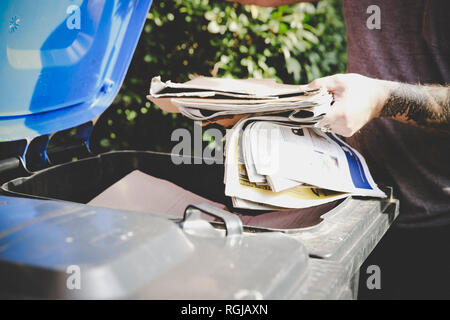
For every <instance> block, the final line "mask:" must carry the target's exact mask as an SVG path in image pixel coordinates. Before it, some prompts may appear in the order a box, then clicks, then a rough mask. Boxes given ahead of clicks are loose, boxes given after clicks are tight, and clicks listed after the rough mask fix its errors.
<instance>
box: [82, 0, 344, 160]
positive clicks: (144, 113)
mask: <svg viewBox="0 0 450 320" xmlns="http://www.w3.org/2000/svg"><path fill="white" fill-rule="evenodd" d="M345 66H346V43H345V25H344V20H343V16H342V8H341V1H339V0H325V1H321V2H318V3H315V4H312V3H300V4H297V5H292V6H282V7H278V8H262V7H256V6H242V5H239V4H236V3H230V2H226V1H225V0H223V1H222V0H221V1H212V0H154V3H153V5H152V9H151V11H150V12H149V14H148V19H147V22H146V25H145V27H144V31H143V33H142V36H141V39H140V41H139V44H138V47H137V49H136V53H135V55H134V58H133V62H132V65H131V67H130V69H129V71H128V74H127V78H126V80H125V82H124V85H123V86H122V89H121V91H120V92H119V94H118V96H117V98H116V100H115V102H114V103H113V105H112V106H111V107H110V108H109V109H108V110H107V111H106V112H105V113H104V114H103V115H102V117H101V118H100V119H99V121H98V123H97V125H96V127H95V130H94V134H93V137H92V141H91V144H92V146H93V148H94V150H95V151H96V152H103V151H107V150H118V149H139V150H155V151H165V152H168V151H170V150H171V148H172V146H173V145H174V144H175V143H176V142H171V141H170V136H171V133H172V131H173V130H175V129H177V128H181V127H183V128H187V129H188V130H192V128H193V123H192V121H190V120H188V119H185V118H183V117H182V116H180V115H174V114H166V113H164V112H162V111H161V110H159V109H158V108H157V107H156V106H155V105H153V104H151V103H150V102H148V101H147V100H146V98H145V97H146V95H147V93H148V89H149V84H150V80H151V78H152V77H153V76H155V75H161V76H162V78H163V80H169V79H170V80H173V81H180V82H184V81H187V80H189V78H190V77H192V76H193V75H196V74H200V75H207V76H218V77H237V78H247V77H250V78H263V77H264V78H266V77H271V78H276V79H278V80H279V81H281V82H284V83H307V82H309V81H311V80H313V79H315V78H318V77H321V76H325V75H330V74H333V73H338V72H344V71H345ZM205 140H207V139H205Z"/></svg>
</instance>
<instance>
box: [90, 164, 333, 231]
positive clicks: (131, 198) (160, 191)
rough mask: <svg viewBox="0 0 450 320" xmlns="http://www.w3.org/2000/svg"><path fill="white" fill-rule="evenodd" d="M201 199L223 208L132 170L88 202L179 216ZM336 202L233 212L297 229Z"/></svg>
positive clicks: (255, 222)
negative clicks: (291, 207) (311, 205)
mask: <svg viewBox="0 0 450 320" xmlns="http://www.w3.org/2000/svg"><path fill="white" fill-rule="evenodd" d="M205 202H206V203H209V204H211V205H213V206H216V207H217V208H220V209H225V210H227V209H226V206H225V205H223V204H220V203H217V202H214V201H211V200H209V199H206V198H204V197H201V196H199V195H197V194H195V193H192V192H190V191H188V190H186V189H183V188H181V187H179V186H177V185H176V184H174V183H172V182H169V181H167V180H163V179H159V178H155V177H153V176H150V175H147V174H145V173H143V172H141V171H139V170H135V171H133V172H131V173H130V174H128V175H127V176H125V177H124V178H122V179H121V180H119V181H118V182H116V183H114V184H113V185H112V186H110V187H109V188H107V189H106V190H105V191H103V192H102V193H101V194H99V195H98V196H96V197H95V198H94V199H92V200H91V201H90V202H89V203H88V204H89V205H93V206H98V207H106V208H112V209H118V210H130V211H137V212H144V213H156V214H162V215H168V216H170V217H175V218H182V217H183V214H184V211H185V209H186V207H187V206H188V205H190V204H194V205H195V204H201V203H205ZM336 205H337V202H332V203H327V204H325V205H322V206H316V207H312V208H305V209H295V210H281V211H272V212H263V213H260V212H258V213H257V214H251V215H247V214H242V213H236V214H237V215H239V217H240V218H241V220H242V222H243V224H244V225H245V226H248V227H259V228H270V229H301V228H308V227H312V226H315V225H317V224H319V223H320V222H321V221H322V219H321V216H322V215H323V214H325V213H326V212H328V211H329V210H331V209H332V208H334V207H335V206H336ZM203 218H204V219H207V220H209V221H213V220H214V218H212V217H211V216H207V215H203Z"/></svg>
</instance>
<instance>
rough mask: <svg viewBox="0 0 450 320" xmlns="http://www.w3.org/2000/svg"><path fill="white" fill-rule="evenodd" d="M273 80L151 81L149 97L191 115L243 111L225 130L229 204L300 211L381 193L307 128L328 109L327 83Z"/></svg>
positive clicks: (331, 140) (346, 152) (340, 146)
mask: <svg viewBox="0 0 450 320" xmlns="http://www.w3.org/2000/svg"><path fill="white" fill-rule="evenodd" d="M300 88H301V87H300V86H294V85H285V84H278V83H276V82H275V81H274V80H253V79H252V80H250V79H247V80H234V79H216V78H205V77H199V78H196V79H194V80H192V81H189V82H187V83H184V84H178V83H172V82H170V81H169V82H165V83H163V82H161V79H160V78H159V77H157V78H154V79H153V80H152V84H151V88H150V96H149V99H150V100H152V101H153V102H155V103H156V104H158V105H159V106H160V107H161V108H162V109H164V110H166V111H169V112H180V113H182V114H184V115H185V116H187V117H189V118H191V119H193V120H209V121H211V120H217V119H221V118H222V117H229V116H233V115H237V114H241V115H244V116H243V118H242V119H241V120H239V121H238V122H237V123H236V124H235V125H234V126H233V128H232V129H231V130H229V131H228V132H227V136H226V146H225V160H226V161H225V175H224V183H225V194H226V195H227V196H230V197H232V199H233V205H234V206H235V207H236V208H245V209H253V210H279V209H283V208H286V209H294V208H306V207H312V206H317V205H321V204H324V203H327V202H331V201H335V200H339V199H342V198H345V197H348V196H351V195H359V196H371V197H385V196H386V195H385V194H384V192H382V191H381V190H380V189H379V188H378V187H377V185H376V184H375V182H374V181H373V179H372V177H371V175H370V172H369V169H368V167H367V165H366V163H365V161H364V159H363V157H362V156H361V155H360V154H359V153H358V152H357V151H356V150H354V149H352V148H351V147H350V146H349V145H347V144H346V143H345V142H344V141H342V140H341V139H340V138H339V137H338V136H336V135H335V134H333V133H324V132H322V131H320V129H317V128H315V127H314V124H315V123H317V122H318V121H319V120H320V119H321V118H322V117H323V116H324V115H325V114H326V113H327V112H328V110H329V109H330V108H331V103H332V95H331V94H329V93H328V91H327V90H326V88H322V89H319V90H314V91H302V90H300Z"/></svg>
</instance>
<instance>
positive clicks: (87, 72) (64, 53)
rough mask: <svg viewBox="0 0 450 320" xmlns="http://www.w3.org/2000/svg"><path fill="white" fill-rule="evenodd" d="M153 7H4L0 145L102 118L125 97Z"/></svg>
mask: <svg viewBox="0 0 450 320" xmlns="http://www.w3.org/2000/svg"><path fill="white" fill-rule="evenodd" d="M151 2H152V0H46V1H36V0H1V1H0V75H1V77H0V142H1V141H3V142H5V141H15V140H21V139H27V140H28V141H30V140H31V139H32V138H34V137H37V136H41V135H47V134H51V133H54V132H57V131H61V130H64V129H68V128H72V127H75V126H78V125H80V124H82V123H86V122H88V121H90V120H93V119H95V118H96V117H98V116H99V115H100V114H101V113H102V112H103V111H104V110H105V109H106V108H108V107H109V105H110V104H111V103H112V101H113V99H114V97H115V96H116V94H117V92H118V91H119V89H120V86H121V84H122V82H123V79H124V77H125V74H126V71H127V69H128V67H129V65H130V62H131V59H132V56H133V52H134V50H135V48H136V45H137V43H138V40H139V36H140V34H141V31H142V28H143V26H144V23H145V19H146V16H147V13H148V11H149V9H150V5H151Z"/></svg>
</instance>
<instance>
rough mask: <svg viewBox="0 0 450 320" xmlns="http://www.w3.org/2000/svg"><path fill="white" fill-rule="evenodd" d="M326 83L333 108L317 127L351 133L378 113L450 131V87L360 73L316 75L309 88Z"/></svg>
mask: <svg viewBox="0 0 450 320" xmlns="http://www.w3.org/2000/svg"><path fill="white" fill-rule="evenodd" d="M319 87H326V88H327V89H328V90H329V91H330V92H331V93H333V95H334V101H335V102H334V104H333V106H332V109H331V111H330V112H329V113H328V114H327V115H326V116H325V117H324V119H322V120H321V121H320V122H319V123H318V124H317V127H319V128H324V127H326V128H330V129H331V131H333V132H335V133H337V134H340V135H342V136H345V137H350V136H352V135H353V134H354V133H356V132H357V131H358V130H360V129H361V128H362V127H363V126H364V125H365V124H367V123H368V122H369V121H370V120H372V119H373V118H375V117H379V116H383V117H391V118H393V119H395V120H398V121H401V122H405V123H409V124H412V125H416V126H420V127H423V128H427V129H431V130H437V131H441V132H446V133H448V132H450V107H449V105H450V87H449V86H432V85H411V84H403V83H398V82H392V81H384V80H378V79H372V78H368V77H364V76H361V75H359V74H338V75H334V76H330V77H325V78H321V79H317V80H315V81H313V82H312V83H310V84H309V85H308V86H307V89H315V88H319Z"/></svg>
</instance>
